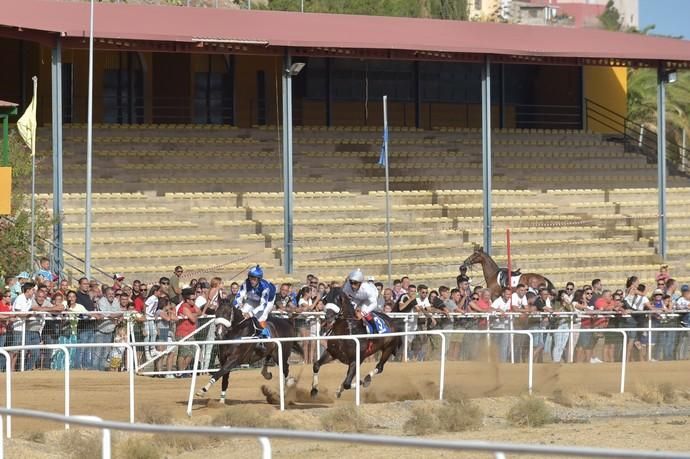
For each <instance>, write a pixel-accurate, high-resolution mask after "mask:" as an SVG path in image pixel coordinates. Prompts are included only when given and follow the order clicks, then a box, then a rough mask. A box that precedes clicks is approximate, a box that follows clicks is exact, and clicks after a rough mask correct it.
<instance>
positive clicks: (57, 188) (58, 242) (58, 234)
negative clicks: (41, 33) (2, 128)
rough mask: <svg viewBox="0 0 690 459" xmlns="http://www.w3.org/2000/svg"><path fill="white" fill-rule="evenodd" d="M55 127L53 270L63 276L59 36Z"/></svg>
mask: <svg viewBox="0 0 690 459" xmlns="http://www.w3.org/2000/svg"><path fill="white" fill-rule="evenodd" d="M51 86H52V88H51V95H52V101H51V104H52V119H51V123H52V128H53V257H52V258H53V260H52V265H53V272H55V273H57V274H58V276H62V271H63V270H64V267H65V259H64V254H63V252H62V246H63V235H62V43H61V42H60V39H59V38H57V40H56V43H55V48H53V53H52V61H51Z"/></svg>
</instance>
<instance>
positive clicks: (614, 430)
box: [0, 361, 690, 459]
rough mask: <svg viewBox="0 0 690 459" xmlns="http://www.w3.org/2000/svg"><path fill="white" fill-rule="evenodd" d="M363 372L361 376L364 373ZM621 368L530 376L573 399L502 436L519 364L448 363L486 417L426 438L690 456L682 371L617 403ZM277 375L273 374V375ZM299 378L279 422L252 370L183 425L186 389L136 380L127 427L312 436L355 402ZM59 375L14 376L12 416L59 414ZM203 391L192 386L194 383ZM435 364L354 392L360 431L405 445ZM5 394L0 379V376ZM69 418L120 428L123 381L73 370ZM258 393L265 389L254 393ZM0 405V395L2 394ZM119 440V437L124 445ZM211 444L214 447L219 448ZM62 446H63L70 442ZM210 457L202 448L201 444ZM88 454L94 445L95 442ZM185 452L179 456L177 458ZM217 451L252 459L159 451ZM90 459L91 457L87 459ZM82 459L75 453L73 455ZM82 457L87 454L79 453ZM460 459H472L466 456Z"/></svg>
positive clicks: (40, 444)
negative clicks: (227, 415) (668, 397)
mask: <svg viewBox="0 0 690 459" xmlns="http://www.w3.org/2000/svg"><path fill="white" fill-rule="evenodd" d="M371 368H373V363H370V364H365V365H363V367H362V374H364V372H365V371H369V370H370V369H371ZM620 369H621V367H620V364H599V365H585V364H578V365H560V366H559V365H549V364H545V365H535V373H534V393H535V394H536V395H538V396H541V397H543V398H545V399H546V400H553V396H554V393H557V392H559V391H560V392H563V393H567V394H570V395H571V399H572V401H573V403H572V404H571V405H572V406H568V407H564V406H562V405H560V404H558V403H554V402H553V401H549V402H548V404H549V406H551V407H552V409H553V410H554V411H555V413H556V415H557V418H558V419H559V421H560V422H559V423H557V424H551V425H547V426H544V427H540V428H518V427H513V426H510V425H509V424H508V423H507V422H506V420H505V417H506V413H507V411H508V409H509V407H510V406H512V405H513V404H514V403H515V402H516V401H517V400H518V399H519V397H520V396H523V395H524V394H525V393H526V391H527V366H526V365H496V364H480V363H465V362H462V363H461V362H449V363H448V364H447V366H446V394H447V395H452V394H463V395H464V396H466V397H469V398H471V399H473V401H474V402H475V403H476V404H478V405H479V406H480V407H481V409H482V410H483V412H484V414H485V418H484V423H483V426H482V427H481V428H479V429H478V430H473V431H469V432H462V433H439V434H436V435H431V436H430V437H429V438H453V439H481V440H489V441H491V440H493V441H510V442H524V443H534V442H537V443H542V444H562V445H589V446H611V447H623V448H634V449H665V450H679V451H683V450H684V451H690V444H688V441H687V438H688V436H687V432H688V429H689V428H690V426H688V425H686V424H687V422H688V415H689V414H690V400H689V399H690V392H687V389H688V388H690V362H686V361H681V362H653V363H632V364H629V366H628V374H627V379H626V393H625V394H619V393H618V391H619V386H620ZM274 372H277V369H276V370H275V371H274ZM291 373H292V374H293V375H294V376H295V377H297V378H298V384H297V388H295V389H292V390H291V391H290V392H289V394H288V400H289V405H288V410H287V412H286V413H280V412H279V411H278V410H277V408H276V407H275V405H269V403H267V400H266V396H265V392H267V390H266V389H268V391H269V392H270V391H277V389H278V383H277V379H276V378H274V379H273V380H272V381H269V382H267V381H264V380H263V378H262V377H261V376H260V375H259V374H258V371H255V370H242V371H237V372H233V373H232V376H231V379H230V390H229V392H228V398H229V400H228V402H227V405H229V406H230V407H226V406H221V405H220V404H219V403H218V402H217V401H216V400H217V397H218V392H219V390H220V387H219V386H220V384H219V383H218V384H217V385H216V386H215V387H214V388H213V389H212V390H211V397H210V398H209V399H198V400H196V401H195V404H194V411H193V415H192V418H188V417H187V415H186V413H185V410H186V403H187V396H188V393H189V384H190V379H182V380H168V379H154V378H149V377H141V376H138V377H136V379H135V388H136V389H135V404H136V417H137V420H139V421H142V422H146V421H147V420H150V416H151V413H152V412H153V413H159V412H165V413H166V416H167V417H168V419H169V421H170V422H174V423H183V424H189V423H192V424H208V423H209V422H210V419H212V418H213V417H214V416H217V415H218V414H219V413H222V412H223V410H228V409H237V407H238V406H239V407H241V408H242V409H243V410H244V409H246V410H247V411H256V412H260V413H263V414H262V415H263V416H270V417H271V418H272V419H275V422H277V423H278V425H280V423H281V422H284V423H285V424H286V425H287V424H289V425H290V426H291V427H293V428H299V429H306V430H321V429H322V428H323V427H322V423H321V420H322V417H323V416H327V415H328V413H330V412H332V411H334V410H338V409H339V408H341V407H346V406H352V405H354V391H348V392H346V393H345V394H344V395H343V397H342V398H341V399H339V400H334V398H333V396H332V394H333V393H334V390H335V388H336V387H337V386H338V385H339V384H340V381H341V380H342V378H343V377H344V374H345V367H344V366H343V365H340V364H331V365H327V366H325V367H324V368H323V369H322V370H321V377H320V387H321V394H320V397H319V398H318V399H317V400H315V401H314V400H312V399H311V398H310V397H309V396H308V390H309V388H310V384H311V368H310V367H306V366H300V365H296V366H293V367H292V372H291ZM63 381H64V375H63V373H57V372H27V373H23V374H13V380H12V384H13V388H14V389H13V406H14V407H18V408H30V409H37V410H44V411H50V412H55V413H61V412H62V410H63V409H64V385H63ZM206 381H207V376H201V377H200V378H199V383H200V384H203V383H205V382H206ZM438 383H439V364H438V362H424V363H395V362H393V363H390V364H388V365H387V366H386V369H385V371H384V373H383V374H381V375H379V376H377V377H376V378H375V379H374V382H373V383H372V385H371V387H369V388H367V389H363V390H362V397H363V398H362V399H363V402H364V403H363V405H362V408H361V409H360V413H361V414H362V416H363V418H362V421H360V422H363V423H364V424H365V425H364V426H363V428H364V430H365V431H367V432H371V433H376V434H384V435H403V434H405V432H404V429H403V425H404V422H405V421H406V420H407V419H409V417H410V415H411V410H412V409H413V407H414V406H416V405H418V404H429V405H434V404H438V402H435V401H434V400H435V399H437V398H438V389H439V386H438ZM662 383H668V384H670V385H672V387H673V388H674V390H676V391H677V392H678V394H679V396H678V397H677V398H676V400H674V401H673V402H672V403H655V402H653V403H650V402H645V401H643V400H642V399H641V396H640V394H641V393H642V392H644V391H645V390H646V389H648V388H651V387H655V386H657V385H659V384H662ZM0 384H3V385H4V375H3V377H0ZM71 385H72V391H71V394H72V399H71V413H72V414H89V415H97V416H100V417H102V418H105V419H112V420H122V421H126V420H127V419H128V375H127V374H126V373H96V372H86V371H74V372H73V373H72V375H71ZM262 386H265V388H264V390H263V391H262ZM0 403H2V404H4V403H5V400H4V390H3V391H2V394H1V395H0ZM13 430H14V436H15V437H16V439H14V440H12V441H11V442H10V444H9V449H8V457H68V456H70V455H71V454H73V453H74V451H70V450H69V449H60V448H57V449H56V448H55V447H53V446H52V445H53V444H54V443H57V444H60V445H62V444H64V443H65V441H64V438H62V437H60V435H63V436H64V435H65V434H64V433H63V432H62V431H61V426H58V425H55V424H53V423H46V422H36V421H34V420H27V419H19V418H14V419H13ZM123 438H124V436H121V437H120V440H122V439H123ZM219 442H220V443H219ZM68 443H69V442H68ZM209 444H210V447H209V448H205V446H206V445H209ZM95 445H97V443H95ZM273 447H274V454H275V457H296V456H299V457H301V458H304V459H306V458H317V457H318V458H323V457H333V456H336V455H337V456H340V457H361V456H362V455H371V454H376V456H378V457H390V458H394V457H395V458H403V457H410V458H411V457H420V456H422V455H428V454H429V452H423V451H415V450H411V449H408V450H399V449H396V448H374V447H369V446H363V445H351V444H350V445H348V444H316V443H313V442H304V441H285V440H284V441H280V440H276V441H273ZM186 449H188V451H185V450H186ZM219 451H222V452H223V454H222V456H221V457H258V456H259V451H260V449H259V447H258V443H257V442H256V441H254V440H249V439H235V440H222V441H221V440H218V441H215V442H204V441H198V442H196V443H195V444H194V445H189V447H188V448H176V449H170V450H167V449H166V450H165V452H164V455H165V456H167V457H190V458H191V457H203V456H208V455H210V454H215V455H216V456H217V453H218V452H219ZM98 454H99V451H96V450H95V451H94V454H93V457H97V456H98ZM433 454H435V455H438V456H440V457H458V454H457V453H450V452H439V453H433ZM79 455H80V456H82V459H83V456H84V454H79ZM87 456H88V454H87ZM461 457H482V456H481V455H478V454H476V453H471V454H470V453H467V454H466V455H465V456H461Z"/></svg>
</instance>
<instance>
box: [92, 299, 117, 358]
mask: <svg viewBox="0 0 690 459" xmlns="http://www.w3.org/2000/svg"><path fill="white" fill-rule="evenodd" d="M96 306H97V308H98V310H99V311H100V312H103V313H105V314H100V315H99V316H98V325H97V326H96V335H95V342H96V343H112V342H113V338H114V336H113V335H114V333H115V327H116V325H117V323H118V321H119V319H120V318H121V317H122V314H121V307H120V299H119V298H116V297H115V291H114V290H113V289H112V288H111V287H108V288H106V289H105V295H103V298H101V299H100V300H98V303H97V304H96ZM109 354H110V348H108V347H97V348H95V356H94V368H95V369H96V370H100V371H106V370H107V369H108V362H107V360H108V355H109Z"/></svg>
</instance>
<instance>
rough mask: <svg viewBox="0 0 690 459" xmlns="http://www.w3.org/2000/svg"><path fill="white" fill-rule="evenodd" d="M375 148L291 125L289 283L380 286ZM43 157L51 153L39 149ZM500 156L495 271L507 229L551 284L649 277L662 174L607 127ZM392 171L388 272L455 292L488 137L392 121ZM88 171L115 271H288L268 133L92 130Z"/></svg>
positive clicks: (72, 154)
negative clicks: (606, 135) (612, 137)
mask: <svg viewBox="0 0 690 459" xmlns="http://www.w3.org/2000/svg"><path fill="white" fill-rule="evenodd" d="M39 137H40V138H41V139H49V138H50V136H49V135H40V136H39ZM64 137H65V166H64V167H65V181H64V187H65V190H67V191H69V192H70V194H68V195H66V196H65V215H64V222H65V236H66V242H67V245H68V249H70V250H71V251H74V252H75V253H77V254H80V253H82V251H83V228H84V222H83V220H84V210H83V209H84V203H85V196H84V194H83V191H84V183H85V173H84V172H85V170H84V169H85V166H84V145H85V128H84V126H83V125H69V126H66V128H65V130H64ZM380 142H381V129H380V128H378V127H358V126H355V127H336V128H326V127H319V126H311V127H299V126H297V127H295V149H294V155H295V160H294V183H295V190H296V191H297V192H296V193H295V199H294V205H295V207H294V210H295V212H294V223H295V227H294V236H295V246H294V249H295V251H294V253H295V262H296V263H295V264H296V268H297V273H296V274H295V275H294V276H287V277H286V278H292V279H295V278H300V279H301V278H302V277H303V275H304V274H305V273H306V272H307V271H310V272H312V271H313V272H319V273H320V274H321V277H322V278H326V279H328V278H334V279H340V278H341V277H342V275H343V273H344V272H345V271H346V270H347V269H348V268H350V267H352V266H355V265H359V266H361V267H362V268H364V269H365V270H366V271H367V274H371V275H373V276H376V277H377V278H382V277H384V276H383V275H384V273H385V272H386V269H387V259H386V253H385V247H386V234H385V218H384V216H385V194H384V193H383V191H382V190H383V188H384V181H385V178H384V170H383V168H381V167H380V166H379V165H378V164H377V162H378V158H379V152H380ZM39 150H40V156H41V157H43V158H46V157H47V156H49V155H50V145H49V144H47V143H45V141H43V143H41V144H40V145H39ZM493 156H494V171H493V174H494V175H493V186H494V188H495V190H494V192H493V195H492V207H493V209H492V212H493V216H494V218H493V222H492V223H493V240H494V254H495V255H496V257H497V260H498V261H499V263H505V256H506V253H505V245H506V243H505V233H506V229H507V228H510V229H511V236H512V243H513V244H512V254H513V258H514V264H515V265H518V266H521V267H523V269H525V270H529V271H536V272H543V273H545V274H549V275H550V276H551V277H552V279H553V280H555V281H557V282H561V281H564V280H566V279H573V280H575V281H577V282H584V281H587V280H591V278H592V277H602V278H604V279H605V280H607V282H608V281H610V282H614V281H615V282H618V284H620V283H621V282H622V280H624V279H625V277H626V275H628V274H630V273H633V272H639V273H640V274H642V275H643V276H647V275H649V276H650V277H651V276H652V275H653V272H654V271H655V270H656V267H657V265H656V263H657V261H658V260H657V258H656V256H655V254H654V243H655V241H656V240H655V238H656V231H657V228H656V225H657V216H656V189H655V188H654V186H655V184H656V169H655V165H653V164H647V160H646V158H644V157H642V156H640V155H636V154H634V153H629V152H626V151H624V149H623V147H622V145H620V144H618V143H616V142H609V141H607V140H604V139H603V138H602V136H601V135H598V134H593V133H586V132H581V131H571V130H521V129H505V130H494V132H493ZM40 164H41V168H40V169H39V180H38V187H39V189H40V190H42V191H43V192H48V191H49V190H50V185H51V182H52V178H51V177H50V165H51V162H50V161H49V160H44V161H42V162H41V163H40ZM389 165H390V184H391V189H392V190H393V191H392V192H391V195H390V197H391V224H392V242H393V252H394V259H393V261H394V263H393V268H394V275H397V276H401V275H404V274H408V273H411V274H414V277H415V278H416V279H418V280H428V281H436V280H438V281H443V282H445V283H452V282H450V281H451V280H452V279H453V278H454V277H455V275H457V265H458V264H459V263H460V262H461V261H462V260H463V259H464V258H465V257H466V256H467V255H468V254H469V253H470V252H471V250H472V249H473V247H474V246H475V245H479V244H481V242H482V235H483V222H482V197H481V133H480V131H479V130H478V129H457V128H439V129H435V130H432V131H422V130H418V129H415V128H409V127H395V128H393V129H391V135H390V161H389ZM93 171H94V191H96V192H97V193H96V194H95V195H94V202H93V215H94V227H93V229H94V232H93V240H92V247H93V255H94V260H95V262H96V263H98V264H99V265H101V264H102V265H103V267H104V268H105V269H106V270H109V271H117V272H120V271H122V272H125V273H127V274H128V277H129V276H130V275H136V276H139V277H142V278H147V276H153V275H154V274H161V273H167V272H169V271H170V270H171V269H172V267H173V266H174V264H177V263H178V262H179V263H180V264H184V265H185V268H187V269H188V270H198V271H202V272H204V273H207V272H208V273H211V272H212V273H217V274H226V275H227V274H230V273H232V274H233V275H235V274H236V272H237V271H238V270H241V269H243V266H247V265H249V264H251V263H254V262H261V263H263V264H264V265H265V266H266V267H267V269H268V270H269V273H270V274H271V275H272V276H273V277H274V279H278V280H279V279H281V277H283V276H281V275H280V273H281V271H282V268H281V260H282V256H283V253H282V242H283V221H282V220H283V209H282V205H283V196H282V193H281V192H280V190H281V189H282V186H283V184H282V154H281V152H280V150H279V131H278V130H277V129H276V127H275V126H265V127H259V128H254V129H239V128H234V127H227V126H203V125H200V126H195V125H165V126H157V125H136V126H119V125H99V126H96V127H95V131H94V170H93ZM669 185H670V186H672V187H674V186H675V187H676V188H671V189H669V192H668V196H669V200H668V217H669V242H670V243H671V252H670V253H671V255H672V260H678V263H676V264H680V265H684V264H685V263H686V262H685V261H684V260H685V259H686V258H687V256H688V255H689V254H690V238H688V237H687V236H686V234H687V231H688V229H690V212H686V209H687V208H688V204H690V187H688V185H690V183H688V180H687V179H685V178H682V177H675V176H672V177H669ZM633 186H634V187H640V188H632V187H633ZM643 187H644V188H643ZM680 187H683V188H680ZM39 198H41V199H47V200H49V199H50V195H47V194H44V195H40V196H39ZM681 260H682V261H681ZM191 267H194V268H191ZM159 268H160V269H159ZM674 269H676V266H675V265H674ZM677 269H681V268H680V267H678V268H677ZM683 269H685V268H683ZM478 275H479V274H478V273H476V272H475V274H474V276H475V277H477V276H478Z"/></svg>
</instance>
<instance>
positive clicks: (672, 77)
mask: <svg viewBox="0 0 690 459" xmlns="http://www.w3.org/2000/svg"><path fill="white" fill-rule="evenodd" d="M676 81H678V72H677V71H675V70H666V71H665V72H664V83H668V84H673V83H675V82H676Z"/></svg>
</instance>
